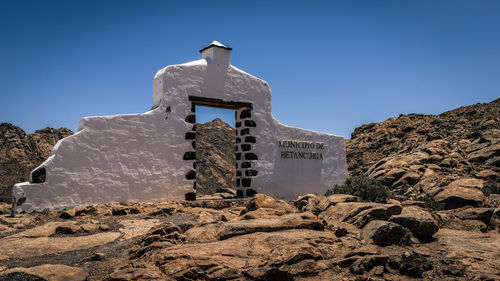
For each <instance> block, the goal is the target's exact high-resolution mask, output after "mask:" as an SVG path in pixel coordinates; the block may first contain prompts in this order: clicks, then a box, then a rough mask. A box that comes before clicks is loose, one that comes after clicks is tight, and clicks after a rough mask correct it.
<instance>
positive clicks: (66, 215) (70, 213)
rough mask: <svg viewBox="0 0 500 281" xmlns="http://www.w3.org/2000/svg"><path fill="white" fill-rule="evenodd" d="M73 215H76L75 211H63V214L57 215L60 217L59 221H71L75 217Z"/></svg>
mask: <svg viewBox="0 0 500 281" xmlns="http://www.w3.org/2000/svg"><path fill="white" fill-rule="evenodd" d="M75 215H76V211H75V209H69V210H66V211H63V212H62V213H61V214H60V215H59V217H60V218H61V219H72V218H74V217H75Z"/></svg>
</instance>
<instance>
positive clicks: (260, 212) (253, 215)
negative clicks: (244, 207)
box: [241, 208, 287, 220]
mask: <svg viewBox="0 0 500 281" xmlns="http://www.w3.org/2000/svg"><path fill="white" fill-rule="evenodd" d="M284 214H287V211H285V210H282V209H271V208H259V209H257V210H255V211H250V212H248V213H245V214H243V215H242V217H241V219H242V220H254V219H263V218H271V217H276V216H282V215H284Z"/></svg>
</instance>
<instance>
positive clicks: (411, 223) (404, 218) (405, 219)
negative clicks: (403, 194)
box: [389, 206, 439, 238]
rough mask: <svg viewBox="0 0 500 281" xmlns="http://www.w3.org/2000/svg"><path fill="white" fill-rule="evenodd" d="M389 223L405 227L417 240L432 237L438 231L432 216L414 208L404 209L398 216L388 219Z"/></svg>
mask: <svg viewBox="0 0 500 281" xmlns="http://www.w3.org/2000/svg"><path fill="white" fill-rule="evenodd" d="M389 221H390V222H394V223H397V224H399V225H401V226H403V227H406V228H407V229H408V230H410V231H411V233H412V234H413V236H415V237H418V238H429V237H432V235H434V234H435V233H436V232H437V231H438V230H439V226H438V223H437V221H436V220H435V219H434V217H433V216H432V214H431V213H430V212H428V211H426V210H423V209H421V208H419V207H416V206H407V207H404V208H403V210H402V212H401V214H400V215H395V216H392V217H390V219H389Z"/></svg>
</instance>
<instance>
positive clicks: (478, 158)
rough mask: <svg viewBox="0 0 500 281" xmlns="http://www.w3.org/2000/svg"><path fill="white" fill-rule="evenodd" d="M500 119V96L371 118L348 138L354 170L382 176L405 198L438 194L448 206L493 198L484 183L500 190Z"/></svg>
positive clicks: (381, 180) (372, 175)
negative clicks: (438, 111) (487, 100)
mask: <svg viewBox="0 0 500 281" xmlns="http://www.w3.org/2000/svg"><path fill="white" fill-rule="evenodd" d="M498 120H500V99H497V100H495V101H492V102H490V103H485V104H475V105H471V106H465V107H461V108H458V109H454V110H451V111H448V112H445V113H442V114H440V115H425V114H409V115H400V116H399V117H393V118H389V119H387V120H386V121H383V122H380V123H371V124H365V125H363V126H361V127H358V128H356V129H355V130H354V132H353V133H352V137H351V140H348V141H347V142H346V144H347V159H348V166H349V173H350V174H351V175H352V174H366V175H368V176H369V177H371V178H374V179H377V180H378V181H380V182H381V183H382V184H384V185H386V186H387V187H389V188H390V189H391V190H392V191H393V192H394V193H395V194H396V195H398V196H400V198H401V199H417V200H423V199H425V198H433V197H435V196H436V195H437V198H436V200H437V201H439V202H441V203H443V204H444V205H446V208H458V207H461V206H464V205H472V206H480V205H483V204H487V202H488V200H486V199H487V198H486V197H487V196H488V195H489V193H490V192H489V190H488V191H484V190H483V188H482V187H483V185H489V186H494V188H493V189H494V190H496V191H495V192H499V191H498V190H500V185H499V181H498V178H499V173H500V166H499V164H500V162H499V159H500V122H499V121H498ZM457 181H462V182H461V183H460V182H457ZM485 192H486V196H483V195H484V193H485Z"/></svg>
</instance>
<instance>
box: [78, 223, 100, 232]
mask: <svg viewBox="0 0 500 281" xmlns="http://www.w3.org/2000/svg"><path fill="white" fill-rule="evenodd" d="M80 227H81V229H82V230H83V231H84V232H87V233H93V232H97V231H98V230H99V225H98V224H95V223H84V224H81V225H80Z"/></svg>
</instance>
